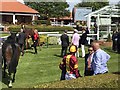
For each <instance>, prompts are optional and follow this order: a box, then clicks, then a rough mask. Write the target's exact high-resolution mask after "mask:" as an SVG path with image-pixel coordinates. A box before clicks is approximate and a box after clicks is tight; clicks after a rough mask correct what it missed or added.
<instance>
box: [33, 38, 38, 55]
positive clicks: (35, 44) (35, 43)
mask: <svg viewBox="0 0 120 90" xmlns="http://www.w3.org/2000/svg"><path fill="white" fill-rule="evenodd" d="M37 44H38V40H35V41H34V45H33V46H34V49H35V54H37Z"/></svg>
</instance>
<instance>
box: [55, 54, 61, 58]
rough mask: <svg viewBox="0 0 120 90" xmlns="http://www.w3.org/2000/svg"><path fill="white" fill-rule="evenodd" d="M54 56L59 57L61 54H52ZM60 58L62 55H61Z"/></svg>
mask: <svg viewBox="0 0 120 90" xmlns="http://www.w3.org/2000/svg"><path fill="white" fill-rule="evenodd" d="M54 56H56V57H61V55H58V54H54ZM61 58H62V57H61Z"/></svg>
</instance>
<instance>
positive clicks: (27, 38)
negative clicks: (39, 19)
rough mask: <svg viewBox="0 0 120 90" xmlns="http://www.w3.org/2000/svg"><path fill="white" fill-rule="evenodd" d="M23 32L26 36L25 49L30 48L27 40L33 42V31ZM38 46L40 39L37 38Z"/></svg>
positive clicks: (27, 29)
mask: <svg viewBox="0 0 120 90" xmlns="http://www.w3.org/2000/svg"><path fill="white" fill-rule="evenodd" d="M24 32H25V34H26V43H25V45H26V49H27V48H31V46H30V43H29V39H30V38H32V42H34V29H29V28H25V29H24ZM38 46H40V37H39V38H38Z"/></svg>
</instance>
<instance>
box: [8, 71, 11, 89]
mask: <svg viewBox="0 0 120 90" xmlns="http://www.w3.org/2000/svg"><path fill="white" fill-rule="evenodd" d="M8 82H9V84H8V87H9V88H12V77H11V73H10V72H9V79H8Z"/></svg>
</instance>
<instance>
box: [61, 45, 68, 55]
mask: <svg viewBox="0 0 120 90" xmlns="http://www.w3.org/2000/svg"><path fill="white" fill-rule="evenodd" d="M66 54H67V47H63V46H62V50H61V56H62V57H64V56H65V55H66Z"/></svg>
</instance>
